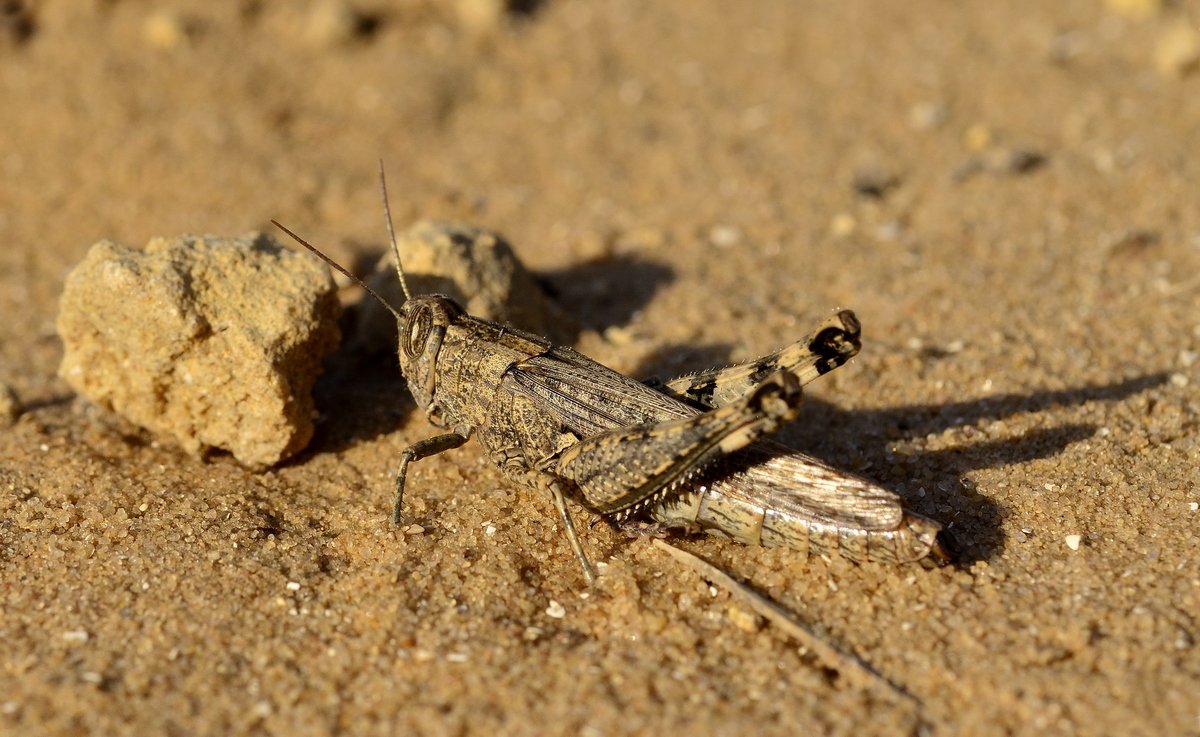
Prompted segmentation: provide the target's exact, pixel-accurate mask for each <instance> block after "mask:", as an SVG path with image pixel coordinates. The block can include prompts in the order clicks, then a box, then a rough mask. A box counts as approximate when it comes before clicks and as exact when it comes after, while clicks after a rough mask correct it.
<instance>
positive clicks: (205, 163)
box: [0, 0, 1200, 735]
mask: <svg viewBox="0 0 1200 737" xmlns="http://www.w3.org/2000/svg"><path fill="white" fill-rule="evenodd" d="M1198 22H1200V7H1197V4H1196V3H1195V2H1178V3H1170V4H1166V5H1164V4H1161V3H1157V2H1152V1H1151V0H1142V1H1140V2H1139V1H1137V0H1123V1H1122V2H1115V1H1114V2H1109V3H1104V2H1102V1H1101V0H1066V1H1064V2H1054V3H1047V2H1035V1H1033V0H1024V1H1020V2H1010V3H986V2H974V3H952V2H912V3H890V2H884V1H882V0H879V1H877V2H868V1H866V0H829V1H825V0H820V1H818V2H809V3H791V2H769V1H758V0H748V1H747V2H739V3H729V2H698V1H697V0H664V1H663V2H653V3H648V2H636V1H633V0H612V1H605V2H590V3H589V2H582V1H580V0H547V1H546V2H512V3H508V4H507V5H506V4H505V3H502V2H499V0H459V1H458V2H445V3H435V2H433V1H432V0H400V1H397V2H394V3H386V2H381V1H373V0H361V1H359V0H355V1H354V2H348V3H345V4H339V3H337V2H307V1H305V2H283V1H282V0H281V1H279V2H263V1H256V0H234V1H230V2H223V3H209V2H200V1H199V0H178V1H177V2H171V3H151V2H144V1H137V0H95V1H94V2H78V1H77V0H15V2H6V3H0V101H2V103H0V172H2V173H0V315H2V317H0V422H3V423H5V424H4V425H3V427H0V606H2V610H0V643H2V645H0V732H3V733H5V734H14V735H16V734H19V735H38V734H85V733H90V734H130V735H133V734H139V735H142V734H177V735H192V734H258V733H261V734H281V735H282V734H288V735H308V734H317V735H320V734H352V735H358V734H389V735H390V734H429V735H457V734H488V735H506V734H534V733H539V734H563V735H615V734H670V733H683V734H689V735H707V734H730V735H732V734H746V733H751V732H753V733H759V734H781V735H782V734H846V735H851V734H852V735H873V734H879V735H883V734H886V735H897V734H960V733H961V734H977V735H989V734H1079V735H1093V734H1146V735H1187V734H1193V735H1194V734H1200V532H1198V530H1200V511H1198V510H1197V506H1198V502H1200V471H1198V470H1197V465H1198V464H1197V460H1198V456H1200V309H1198V308H1200V205H1198V204H1197V203H1200V185H1198V183H1200V72H1198V71H1197V70H1196V66H1197V54H1200V51H1197V49H1196V46H1197V45H1198V43H1200V42H1197V37H1196V31H1195V29H1196V24H1197V23H1198ZM379 157H383V158H384V159H385V160H386V162H387V164H388V166H389V173H390V178H391V184H392V206H393V209H394V211H395V214H396V217H397V221H398V223H399V224H400V226H401V227H404V226H406V225H407V224H410V223H412V222H415V221H416V220H418V219H421V218H442V219H456V220H460V221H465V222H469V223H473V224H476V225H479V226H482V227H486V228H491V229H494V230H496V231H498V232H500V233H503V234H504V235H505V236H506V237H507V238H508V239H509V240H510V241H511V242H512V243H513V244H514V247H515V248H516V251H517V253H518V254H519V255H520V257H521V258H522V260H523V261H524V262H525V263H526V264H527V265H528V266H529V267H530V268H531V269H533V270H534V271H535V273H537V274H538V275H539V277H540V278H541V279H542V280H543V281H544V282H545V283H546V284H547V285H549V287H550V289H551V291H552V292H553V293H555V294H556V296H557V299H558V301H559V303H560V304H561V306H562V309H563V311H564V312H565V313H566V314H567V315H569V316H570V317H571V319H573V320H575V321H577V322H578V324H579V327H580V330H579V341H578V343H579V345H580V346H581V347H582V349H583V350H585V351H586V352H588V353H590V354H592V355H594V356H595V357H597V358H599V359H600V360H602V361H605V362H608V363H610V364H611V365H613V366H614V367H616V368H618V369H620V370H622V371H625V372H628V373H630V374H634V375H638V376H650V375H658V376H668V375H671V374H673V373H678V372H681V371H684V370H687V369H691V368H702V367H705V366H707V365H714V364H720V363H724V362H728V361H736V360H743V359H746V358H749V357H752V356H754V355H757V354H761V353H765V352H767V351H770V350H773V349H774V348H776V347H778V346H780V345H782V344H784V343H787V342H789V341H790V340H791V339H794V338H796V337H798V336H800V335H801V334H803V333H804V332H805V331H806V330H807V328H808V327H809V326H810V325H812V324H814V323H816V322H817V321H819V320H821V319H823V318H824V317H825V316H827V315H829V314H830V313H831V311H832V310H833V309H835V308H837V307H853V308H854V309H855V310H856V311H857V313H858V315H859V317H860V318H861V320H862V322H863V324H864V331H865V333H864V350H863V352H862V354H861V355H860V356H859V357H858V358H857V359H855V360H854V361H853V362H852V363H851V364H850V365H848V366H847V367H845V368H842V369H840V370H839V371H837V372H835V373H833V374H831V375H829V376H828V377H825V378H823V379H822V380H820V381H819V382H817V383H816V384H814V385H813V387H812V391H811V392H809V394H808V404H807V406H806V408H805V413H804V415H803V419H802V420H801V421H800V422H799V423H797V425H796V426H795V427H793V428H790V429H789V430H788V431H787V432H786V433H785V434H784V435H785V437H784V439H785V440H786V442H788V443H791V444H793V445H795V446H797V447H800V448H805V449H807V450H809V451H810V452H812V453H814V454H817V455H819V456H821V457H823V458H826V459H827V460H829V461H830V462H831V463H833V464H835V465H837V466H839V467H842V468H846V469H850V470H856V471H858V472H860V473H863V474H865V475H867V476H869V477H871V478H873V479H875V480H877V481H879V482H880V483H882V484H884V485H885V486H887V487H889V488H891V489H894V490H896V491H897V492H898V493H900V494H901V495H902V496H903V497H904V498H905V499H906V500H907V502H908V503H909V505H910V506H911V507H912V508H914V509H916V510H917V511H919V512H921V513H924V514H926V515H928V516H931V517H933V518H936V519H938V520H940V521H942V522H943V523H946V524H948V525H951V530H952V531H953V533H954V534H955V536H956V537H957V539H958V540H959V542H960V544H961V545H962V547H963V559H962V561H961V562H960V564H959V565H957V566H955V567H949V568H944V569H939V570H926V569H924V568H921V567H919V566H908V567H903V568H897V567H889V566H884V565H878V564H862V565H857V564H853V563H849V562H847V561H844V560H841V559H836V558H835V559H828V560H827V559H823V558H819V557H814V558H811V559H805V558H804V557H801V556H798V555H797V554H795V553H789V552H788V551H780V550H763V549H754V548H747V547H743V546H739V545H736V544H732V543H723V542H720V541H717V540H686V541H683V542H681V543H680V544H681V545H684V546H685V547H687V548H688V549H689V550H691V551H693V552H696V553H698V554H701V555H703V556H705V557H706V558H708V559H710V560H713V561H715V562H717V563H719V564H720V565H721V566H723V567H724V568H726V569H728V570H729V571H731V572H732V573H733V574H734V575H735V576H737V577H738V578H740V579H742V580H744V581H747V582H750V583H752V584H753V585H755V586H756V587H758V588H759V589H760V590H761V591H763V592H764V593H766V594H768V595H769V596H771V597H772V598H773V599H775V600H776V601H778V602H780V603H782V604H784V605H786V606H787V607H788V608H790V609H791V610H793V611H794V612H796V613H797V614H798V615H799V616H800V617H801V618H802V619H804V620H805V621H807V622H810V623H812V625H813V626H814V627H815V628H816V629H817V630H819V631H820V632H821V633H822V634H823V635H824V637H826V638H827V639H828V641H830V642H832V643H834V644H836V645H837V646H838V647H840V648H841V649H843V650H845V651H847V652H851V653H854V654H856V655H857V656H859V657H861V658H862V659H864V660H865V661H867V662H869V663H870V664H871V665H872V666H873V667H874V668H875V669H876V670H877V671H878V672H879V673H880V674H882V675H883V676H885V677H886V678H887V679H889V680H890V681H891V682H893V683H895V684H898V685H899V686H901V687H903V689H905V691H906V692H907V693H908V694H909V695H910V696H911V698H906V697H903V696H899V695H897V694H895V693H891V692H887V691H884V690H878V689H872V688H868V687H864V686H862V685H861V684H860V683H859V682H857V681H855V680H854V679H850V678H847V677H846V676H845V674H839V673H838V672H835V671H834V670H832V669H830V668H827V667H825V666H823V665H822V663H821V661H819V660H818V659H816V658H815V657H814V656H813V654H812V653H810V652H809V651H807V650H805V649H803V648H801V647H799V646H798V645H797V644H796V643H795V641H793V640H791V639H790V638H789V637H788V636H787V635H786V634H785V633H784V632H783V631H782V629H781V628H779V627H777V626H775V625H772V624H769V623H767V622H765V621H764V620H761V619H758V618H756V617H755V616H754V615H752V614H750V613H749V612H748V611H747V610H746V609H744V608H743V605H741V604H738V603H737V602H736V601H735V600H733V599H732V598H730V595H729V593H728V592H727V591H725V590H723V589H720V588H714V587H710V585H709V583H708V582H707V581H705V580H704V579H703V578H702V577H700V576H698V575H697V574H695V573H694V572H692V571H691V570H689V569H687V568H685V567H683V566H681V565H680V564H679V563H678V562H676V561H675V560H674V559H673V558H672V557H670V556H669V555H667V554H666V553H665V552H664V551H663V550H661V549H660V548H659V547H657V546H655V545H653V544H651V541H650V540H647V539H629V538H627V537H624V536H622V535H620V534H618V533H616V532H614V531H612V530H611V529H610V528H609V527H608V526H606V525H604V524H600V525H596V526H594V527H590V528H589V527H588V526H587V524H586V518H584V517H583V516H582V515H580V521H582V522H584V525H583V530H584V531H583V537H584V544H585V545H586V546H587V547H588V549H589V550H590V551H591V552H592V556H593V558H594V559H595V560H597V561H602V562H604V563H605V565H604V566H603V575H602V576H601V577H600V579H599V582H598V583H597V585H596V586H595V587H593V588H590V589H589V588H588V587H587V586H586V585H585V583H584V581H583V578H582V575H581V572H580V570H579V567H578V565H577V564H576V561H575V560H574V558H573V557H572V555H571V552H570V549H569V547H568V545H567V542H566V540H565V539H564V536H563V535H562V534H561V533H560V532H559V530H558V528H557V526H556V519H555V516H554V511H553V508H552V506H551V505H550V503H549V501H548V500H547V499H544V498H540V497H539V496H538V495H537V494H535V493H532V492H529V491H526V490H521V489H515V488H512V487H510V486H509V485H508V484H506V483H505V481H504V480H503V479H502V477H501V476H500V474H499V472H498V471H496V470H495V469H494V468H492V467H491V466H490V465H489V463H488V462H487V460H486V459H485V458H484V457H483V456H482V455H481V453H480V451H479V448H478V445H476V444H475V443H471V444H469V445H468V446H466V447H464V448H462V449H460V450H457V451H455V452H452V453H447V454H444V455H442V456H439V457H436V458H432V459H429V460H426V461H423V462H421V463H420V464H418V465H417V466H415V467H414V470H413V473H412V474H411V475H410V479H409V483H410V487H409V494H408V507H407V509H408V512H409V514H410V515H411V519H410V520H408V521H407V522H406V524H405V525H403V526H401V527H400V528H396V527H393V526H392V525H391V523H390V520H389V519H388V505H389V501H390V488H391V477H392V475H393V473H394V470H395V468H394V467H395V463H396V459H397V456H398V454H399V453H400V451H401V450H402V449H403V448H404V447H406V446H407V445H409V444H411V443H413V442H414V441H416V440H419V439H421V438H424V437H427V436H429V435H430V434H432V433H433V430H432V429H431V428H430V427H429V425H428V424H427V422H426V420H425V418H424V417H423V416H422V414H421V413H420V412H417V411H415V407H414V405H413V403H412V400H411V399H410V398H409V397H408V395H407V393H406V392H405V390H404V385H403V383H402V382H401V381H400V380H399V379H398V377H397V375H396V369H395V359H394V357H392V358H389V357H387V356H386V355H385V356H368V355H362V354H355V353H353V352H348V351H342V352H340V353H338V354H335V355H334V356H333V357H331V358H330V359H329V360H328V361H327V362H326V370H325V374H324V375H323V377H322V378H321V380H320V381H319V382H318V384H317V387H316V406H317V412H318V416H317V424H316V434H315V437H314V439H313V441H312V442H311V443H310V444H309V446H308V448H307V449H306V450H305V451H304V452H302V453H301V454H299V455H298V456H296V457H294V458H293V459H291V460H289V461H287V462H285V463H284V464H283V465H282V466H278V467H275V468H273V469H271V470H267V471H265V472H254V471H251V470H248V469H246V468H244V467H243V466H241V465H239V464H238V463H237V462H236V461H235V460H234V459H233V458H231V457H230V456H227V455H221V454H214V455H212V456H211V457H209V458H208V459H206V460H201V459H196V458H193V457H192V456H190V455H188V454H187V453H185V452H184V451H182V450H180V449H179V448H178V447H177V446H176V445H174V444H173V443H172V442H171V441H170V440H169V439H167V438H164V437H159V436H156V435H153V434H151V433H149V432H147V431H144V430H141V429H139V428H137V427H135V426H133V425H131V424H128V423H127V422H124V421H123V420H121V419H119V418H117V417H115V416H114V415H111V414H109V413H106V412H104V411H102V410H100V409H98V408H96V407H94V406H92V405H90V404H89V403H88V402H86V401H85V400H83V399H81V398H79V397H77V396H75V395H74V393H73V392H72V391H71V390H70V389H69V388H68V386H67V384H66V383H65V382H64V381H63V380H62V379H60V378H58V376H57V371H58V367H59V363H60V361H61V359H62V355H63V350H62V343H61V342H60V340H59V338H58V336H57V335H56V332H55V318H56V314H57V311H58V299H59V296H60V294H61V292H62V289H63V284H64V280H65V278H66V275H67V273H68V271H69V270H70V268H71V267H72V266H73V265H75V264H77V263H78V262H80V261H81V260H82V259H83V256H84V254H85V253H86V251H87V249H88V247H89V246H90V245H91V244H92V243H94V242H96V241H99V240H101V239H112V240H114V241H118V242H120V243H124V244H127V245H132V246H138V247H141V246H142V245H144V244H145V243H147V242H148V241H149V240H150V239H151V238H153V237H156V236H167V237H171V236H177V235H180V234H184V233H197V234H201V233H211V234H216V235H221V236H237V235H241V234H244V233H246V232H248V231H251V230H256V229H258V230H266V229H267V228H269V225H268V219H269V218H271V217H276V218H279V219H281V220H282V221H283V222H285V223H286V224H288V225H290V226H292V227H294V228H296V229H298V230H299V231H300V232H301V233H304V234H305V235H307V236H309V237H311V238H312V239H313V240H314V241H315V242H317V243H319V244H322V245H324V246H325V247H327V249H328V250H329V252H330V253H332V254H333V255H334V256H335V257H337V258H339V259H340V260H342V261H343V262H345V263H348V264H351V265H352V266H353V268H355V269H356V270H358V271H359V272H360V273H366V272H367V271H369V270H370V267H371V266H372V264H373V262H374V261H375V260H377V259H378V258H379V257H380V256H381V255H382V253H383V249H384V243H385V241H384V231H383V225H382V215H381V211H380V206H379V197H378V190H377V186H376V181H375V162H376V159H377V158H379ZM3 385H6V386H7V387H8V388H11V390H12V395H15V399H14V398H13V396H11V395H10V393H9V392H8V391H6V390H5V386H3ZM14 417H15V419H13V418H14Z"/></svg>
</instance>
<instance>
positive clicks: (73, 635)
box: [62, 630, 91, 644]
mask: <svg viewBox="0 0 1200 737" xmlns="http://www.w3.org/2000/svg"><path fill="white" fill-rule="evenodd" d="M62 638H63V639H64V640H66V641H67V642H78V643H80V644H82V643H85V642H87V641H88V640H89V639H91V635H89V634H88V632H87V630H67V631H66V632H64V633H62Z"/></svg>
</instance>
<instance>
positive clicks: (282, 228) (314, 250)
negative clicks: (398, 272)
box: [271, 218, 408, 321]
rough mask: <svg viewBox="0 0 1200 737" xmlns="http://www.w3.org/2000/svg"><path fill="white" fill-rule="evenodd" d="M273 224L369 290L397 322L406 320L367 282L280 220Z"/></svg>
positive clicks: (368, 292) (393, 242)
mask: <svg viewBox="0 0 1200 737" xmlns="http://www.w3.org/2000/svg"><path fill="white" fill-rule="evenodd" d="M271 223H272V224H273V225H274V226H275V227H276V228H279V229H280V230H282V231H283V232H284V233H287V234H288V235H290V236H291V237H292V239H293V240H295V241H296V242H297V243H299V244H300V245H302V246H304V247H305V248H307V249H308V250H310V251H312V252H313V253H315V254H316V255H317V256H318V257H319V258H320V259H321V260H322V261H324V262H325V263H327V264H329V265H330V266H332V267H333V268H335V269H337V270H338V271H340V272H341V273H343V274H345V275H346V276H347V277H349V278H350V280H351V281H353V282H354V283H355V284H357V285H358V286H360V287H362V288H363V289H365V290H367V294H369V295H371V296H372V297H374V298H375V299H377V300H379V304H381V305H383V306H384V307H386V308H387V310H388V312H390V313H392V314H393V315H395V316H396V320H397V321H401V320H403V319H404V317H403V316H402V315H401V314H400V311H399V310H397V309H396V308H395V307H392V305H391V303H390V302H388V301H387V300H386V299H384V298H383V297H380V296H379V293H378V292H376V291H375V290H374V289H371V288H370V287H368V286H367V285H366V283H365V282H364V281H363V280H362V279H359V278H358V277H357V276H355V275H354V274H351V273H350V272H349V271H347V270H346V268H345V267H344V266H342V265H341V264H339V263H338V262H337V261H334V260H333V259H331V258H329V257H328V256H326V255H325V254H324V253H321V251H320V250H318V249H317V247H316V246H314V245H313V244H311V243H309V242H308V241H306V240H304V239H303V238H301V237H300V236H298V235H296V234H295V233H293V232H292V231H290V230H288V229H287V228H285V227H284V226H283V224H282V223H280V222H279V221H278V220H276V219H274V218H271ZM395 243H396V242H395V240H393V241H392V247H393V248H395ZM400 284H401V285H403V284H404V281H403V280H401V282H400ZM404 294H405V296H406V297H407V296H408V289H405V290H404Z"/></svg>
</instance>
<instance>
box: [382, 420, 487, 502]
mask: <svg viewBox="0 0 1200 737" xmlns="http://www.w3.org/2000/svg"><path fill="white" fill-rule="evenodd" d="M469 434H470V433H459V432H448V433H445V434H444V435H435V436H433V437H432V438H425V439H424V440H418V441H417V442H415V443H413V444H412V445H410V446H408V447H407V448H405V449H404V452H403V453H401V454H400V468H399V469H398V470H397V471H396V496H395V498H394V499H393V500H392V523H393V524H397V525H398V524H400V510H401V507H402V505H403V502H404V480H405V478H406V477H407V476H408V464H410V463H412V462H413V461H419V460H421V459H422V458H428V457H429V456H431V455H437V454H438V453H441V452H442V451H445V450H453V449H455V448H457V447H459V446H461V445H462V444H463V443H465V442H467V437H468V436H469Z"/></svg>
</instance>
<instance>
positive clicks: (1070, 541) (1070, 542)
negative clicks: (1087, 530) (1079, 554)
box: [1063, 535, 1083, 550]
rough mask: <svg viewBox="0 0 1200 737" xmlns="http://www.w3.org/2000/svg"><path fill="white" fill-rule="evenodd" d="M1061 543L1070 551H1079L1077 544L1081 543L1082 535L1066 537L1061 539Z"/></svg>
mask: <svg viewBox="0 0 1200 737" xmlns="http://www.w3.org/2000/svg"><path fill="white" fill-rule="evenodd" d="M1063 542H1065V543H1066V544H1067V547H1068V548H1070V549H1071V550H1079V543H1081V542H1083V535H1067V536H1066V537H1064V538H1063Z"/></svg>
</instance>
